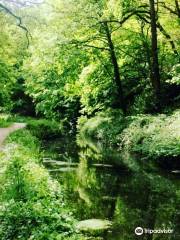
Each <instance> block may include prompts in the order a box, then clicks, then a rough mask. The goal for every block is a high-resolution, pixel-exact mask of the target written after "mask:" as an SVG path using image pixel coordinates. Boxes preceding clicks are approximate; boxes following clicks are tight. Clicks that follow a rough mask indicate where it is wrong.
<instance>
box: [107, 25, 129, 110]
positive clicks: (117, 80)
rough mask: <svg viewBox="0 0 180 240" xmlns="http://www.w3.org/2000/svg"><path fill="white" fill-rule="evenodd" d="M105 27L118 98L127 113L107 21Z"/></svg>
mask: <svg viewBox="0 0 180 240" xmlns="http://www.w3.org/2000/svg"><path fill="white" fill-rule="evenodd" d="M104 28H105V32H106V37H107V42H108V46H109V52H110V57H111V62H112V65H113V68H114V81H115V83H116V86H117V91H118V95H119V99H118V101H119V106H120V108H121V109H122V110H123V112H124V113H126V104H125V99H124V93H123V89H122V84H121V78H120V72H119V66H118V61H117V56H116V52H115V49H114V44H113V41H112V38H111V33H110V31H109V27H108V24H107V23H104Z"/></svg>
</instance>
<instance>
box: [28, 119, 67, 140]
mask: <svg viewBox="0 0 180 240" xmlns="http://www.w3.org/2000/svg"><path fill="white" fill-rule="evenodd" d="M27 128H28V129H29V130H30V131H31V133H32V134H33V135H34V136H36V137H38V138H40V139H51V138H55V137H61V136H62V133H63V126H62V124H60V123H57V122H56V121H50V120H46V119H39V120H29V121H28V124H27Z"/></svg>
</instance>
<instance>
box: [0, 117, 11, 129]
mask: <svg viewBox="0 0 180 240" xmlns="http://www.w3.org/2000/svg"><path fill="white" fill-rule="evenodd" d="M11 123H12V121H11V119H10V116H9V115H7V114H0V128H4V127H9V126H10V125H11Z"/></svg>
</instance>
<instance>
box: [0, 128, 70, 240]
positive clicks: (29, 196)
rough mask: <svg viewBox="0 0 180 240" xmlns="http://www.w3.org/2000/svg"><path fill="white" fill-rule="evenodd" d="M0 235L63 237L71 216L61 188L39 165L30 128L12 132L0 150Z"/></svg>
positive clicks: (37, 150) (35, 143)
mask: <svg viewBox="0 0 180 240" xmlns="http://www.w3.org/2000/svg"><path fill="white" fill-rule="evenodd" d="M0 158H1V163H0V164H1V170H2V172H1V177H0V183H1V187H0V193H1V194H0V208H1V212H0V221H1V225H0V238H1V239H2V240H6V239H8V240H10V239H24V240H26V239H29V238H31V239H35V240H40V239H49V240H50V239H66V236H69V235H71V234H72V233H73V232H74V230H73V224H74V219H73V217H72V216H71V212H70V211H69V210H68V208H67V206H65V204H64V202H63V189H62V188H61V187H60V186H59V184H58V183H57V182H56V181H55V180H53V179H52V178H51V177H50V175H49V173H48V172H47V170H46V169H45V168H44V167H43V166H41V165H40V164H39V147H38V141H37V139H36V138H35V137H33V136H32V135H31V134H30V133H29V131H27V130H23V131H22V130H20V131H18V132H17V133H15V134H12V135H11V136H10V138H9V140H8V143H7V144H6V146H5V149H4V150H3V151H2V152H1V156H0Z"/></svg>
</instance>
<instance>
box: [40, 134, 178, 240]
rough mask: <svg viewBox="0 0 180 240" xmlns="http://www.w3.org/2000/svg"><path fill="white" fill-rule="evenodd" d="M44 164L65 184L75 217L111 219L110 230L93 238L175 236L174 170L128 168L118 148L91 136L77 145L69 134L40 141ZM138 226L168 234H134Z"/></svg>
mask: <svg viewBox="0 0 180 240" xmlns="http://www.w3.org/2000/svg"><path fill="white" fill-rule="evenodd" d="M44 165H45V166H46V167H47V168H48V170H49V171H50V172H51V174H52V176H53V177H55V178H56V179H57V180H58V181H59V182H60V183H61V184H62V185H63V186H64V189H65V192H66V194H65V198H66V201H67V202H68V205H69V206H70V208H71V209H72V210H73V212H74V214H75V217H76V218H77V219H78V220H79V221H81V220H86V219H107V220H110V221H112V223H113V227H112V229H111V230H109V231H106V232H104V233H103V235H102V234H101V235H100V238H97V239H104V240H134V239H144V240H152V239H153V240H172V239H173V240H178V239H180V235H179V230H180V225H179V223H180V218H179V212H178V209H179V205H180V202H179V200H180V192H179V189H180V188H179V180H178V175H177V174H175V173H167V172H166V173H164V172H161V173H159V172H157V171H153V172H148V171H145V170H143V169H139V168H138V170H134V171H133V170H132V169H129V167H127V166H126V165H125V164H124V163H123V164H122V163H121V156H120V153H118V152H117V151H115V150H114V151H113V150H112V149H109V148H107V147H105V146H102V145H101V144H100V143H97V142H93V141H91V140H83V141H82V140H81V141H79V144H76V141H75V140H74V139H73V138H69V139H68V138H67V139H63V140H62V139H60V140H55V141H48V142H46V143H44ZM137 227H141V228H143V231H148V230H145V229H151V230H170V232H171V233H154V234H148V233H143V234H142V235H141V236H137V235H136V234H135V229H136V228H137ZM90 239H91V238H90ZM92 239H96V238H92Z"/></svg>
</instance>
